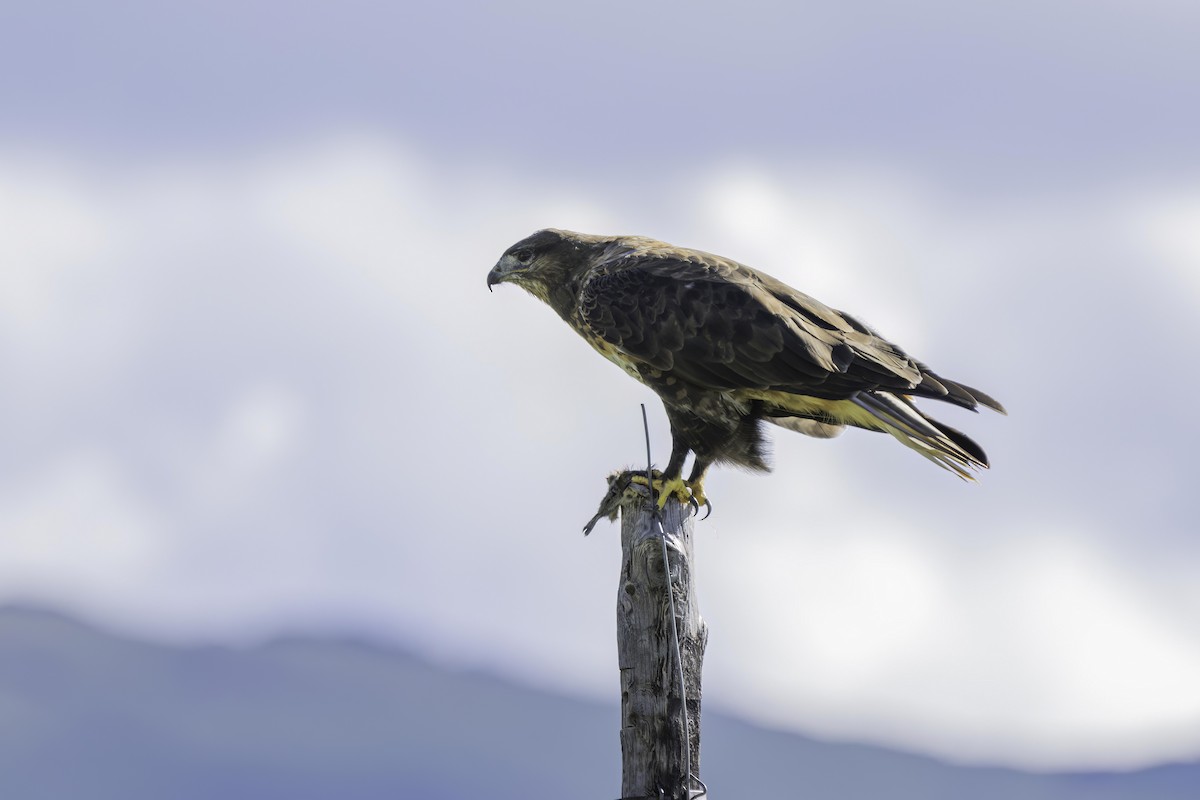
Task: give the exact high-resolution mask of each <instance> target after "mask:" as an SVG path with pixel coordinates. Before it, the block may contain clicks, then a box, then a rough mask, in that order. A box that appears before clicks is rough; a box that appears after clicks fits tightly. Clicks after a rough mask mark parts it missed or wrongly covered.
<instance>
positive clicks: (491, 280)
mask: <svg viewBox="0 0 1200 800" xmlns="http://www.w3.org/2000/svg"><path fill="white" fill-rule="evenodd" d="M514 271H515V270H514V269H513V266H512V263H511V260H510V259H508V258H502V259H500V260H499V261H497V262H496V266H494V267H492V271H491V272H489V273H488V277H487V284H488V291H489V292H490V291H492V287H493V286H495V285H496V284H497V283H504V282H505V281H506V280H508V279H509V276H511V275H512V274H513V272H514Z"/></svg>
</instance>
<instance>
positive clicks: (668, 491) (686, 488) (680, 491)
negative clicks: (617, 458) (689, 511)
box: [629, 470, 696, 509]
mask: <svg viewBox="0 0 1200 800" xmlns="http://www.w3.org/2000/svg"><path fill="white" fill-rule="evenodd" d="M653 474H654V482H653V483H652V484H649V486H650V488H651V489H653V490H654V494H655V495H656V496H657V497H658V507H659V508H660V509H661V508H662V507H663V506H665V505H666V504H667V498H670V497H674V498H675V499H676V500H678V501H679V502H680V503H683V504H688V503H692V504H695V502H696V501H695V493H694V491H693V490H692V488H691V486H690V485H689V484H688V483H687V482H686V481H684V480H683V478H671V479H669V480H664V479H663V477H662V473H661V472H659V471H658V470H654V473H653ZM629 481H630V483H636V484H639V485H641V486H646V485H647V481H646V476H645V475H644V474H643V473H640V472H639V473H635V474H633V475H630V476H629Z"/></svg>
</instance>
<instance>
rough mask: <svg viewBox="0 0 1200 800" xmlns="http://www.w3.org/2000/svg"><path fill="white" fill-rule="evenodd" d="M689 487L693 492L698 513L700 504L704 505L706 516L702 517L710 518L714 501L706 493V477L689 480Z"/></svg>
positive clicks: (693, 500)
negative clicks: (710, 500)
mask: <svg viewBox="0 0 1200 800" xmlns="http://www.w3.org/2000/svg"><path fill="white" fill-rule="evenodd" d="M687 487H688V490H689V491H690V492H691V493H692V505H693V506H695V508H696V511H697V513H699V511H700V506H704V516H703V517H701V518H700V519H708V515H709V514H711V513H712V503H711V502H709V500H708V498H707V497H705V495H704V478H703V477H700V478H697V479H696V480H694V481H688V482H687Z"/></svg>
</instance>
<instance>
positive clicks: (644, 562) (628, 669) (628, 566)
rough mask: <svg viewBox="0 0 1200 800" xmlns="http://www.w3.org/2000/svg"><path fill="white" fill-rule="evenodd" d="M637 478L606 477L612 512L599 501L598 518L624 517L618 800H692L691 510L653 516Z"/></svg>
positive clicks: (699, 639)
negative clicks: (616, 513) (617, 513)
mask: <svg viewBox="0 0 1200 800" xmlns="http://www.w3.org/2000/svg"><path fill="white" fill-rule="evenodd" d="M634 474H635V473H629V472H626V473H622V474H620V475H617V476H613V478H612V479H610V491H609V496H608V497H606V498H605V501H606V502H608V503H609V507H608V508H607V509H606V508H605V505H604V504H603V503H602V504H601V509H600V511H601V513H600V514H597V518H599V516H601V515H602V514H604V515H607V514H611V513H613V512H614V510H615V509H614V508H613V506H614V505H615V506H618V507H619V509H620V514H621V581H620V585H619V587H618V590H617V662H618V666H619V667H620V671H621V761H622V765H623V767H622V773H623V774H622V779H621V797H622V798H654V799H655V800H657V799H658V798H659V797H665V798H670V800H689V798H691V797H692V796H693V795H692V791H691V790H692V789H693V788H694V787H697V786H699V785H700V784H699V783H698V782H697V781H693V780H692V779H691V776H695V777H697V778H698V777H699V775H700V686H701V683H700V677H701V676H700V673H701V668H702V667H703V663H704V648H705V645H706V644H707V642H708V626H707V625H705V623H704V620H703V619H701V618H700V605H699V602H698V600H697V596H696V582H695V580H694V568H693V549H692V529H693V525H692V509H691V508H690V507H688V506H683V505H681V504H680V503H679V502H678V501H677V500H675V499H670V500H668V501H667V504H666V507H665V508H663V509H662V511H659V512H658V513H657V515H656V514H655V511H656V508H655V505H654V503H653V501H652V500H651V499H650V492H649V490H648V489H647V488H646V487H645V486H643V485H638V484H633V483H630V481H629V478H630V477H631V476H632V475H634ZM606 511H607V514H606V513H605V512H606ZM593 522H594V521H593ZM664 543H665V546H666V547H665V549H666V561H667V565H668V566H667V568H665V569H664V560H663V556H664ZM668 576H669V583H668ZM668 587H669V588H668ZM672 603H673V604H674V612H675V614H674V619H672V615H671V610H672ZM672 622H674V627H675V630H674V631H673V630H672ZM676 641H678V648H679V653H681V654H682V659H681V660H682V663H680V660H677V659H676V655H675V653H676V644H675V643H676ZM681 671H682V674H681ZM681 682H682V686H681ZM681 689H682V692H681ZM660 789H661V794H660Z"/></svg>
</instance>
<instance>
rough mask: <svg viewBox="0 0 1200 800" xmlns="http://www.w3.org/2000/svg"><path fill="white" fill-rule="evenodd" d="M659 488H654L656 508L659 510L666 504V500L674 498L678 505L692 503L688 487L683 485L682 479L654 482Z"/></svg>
mask: <svg viewBox="0 0 1200 800" xmlns="http://www.w3.org/2000/svg"><path fill="white" fill-rule="evenodd" d="M656 483H660V484H661V485H660V486H657V487H655V488H656V489H657V490H658V507H659V508H660V509H661V508H662V507H663V506H665V505H666V504H667V498H669V497H674V498H675V499H676V500H678V501H679V502H680V503H684V504H686V503H690V502H692V493H691V491H689V490H688V485H687V484H686V483H684V481H683V478H671V479H670V480H669V481H656Z"/></svg>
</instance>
